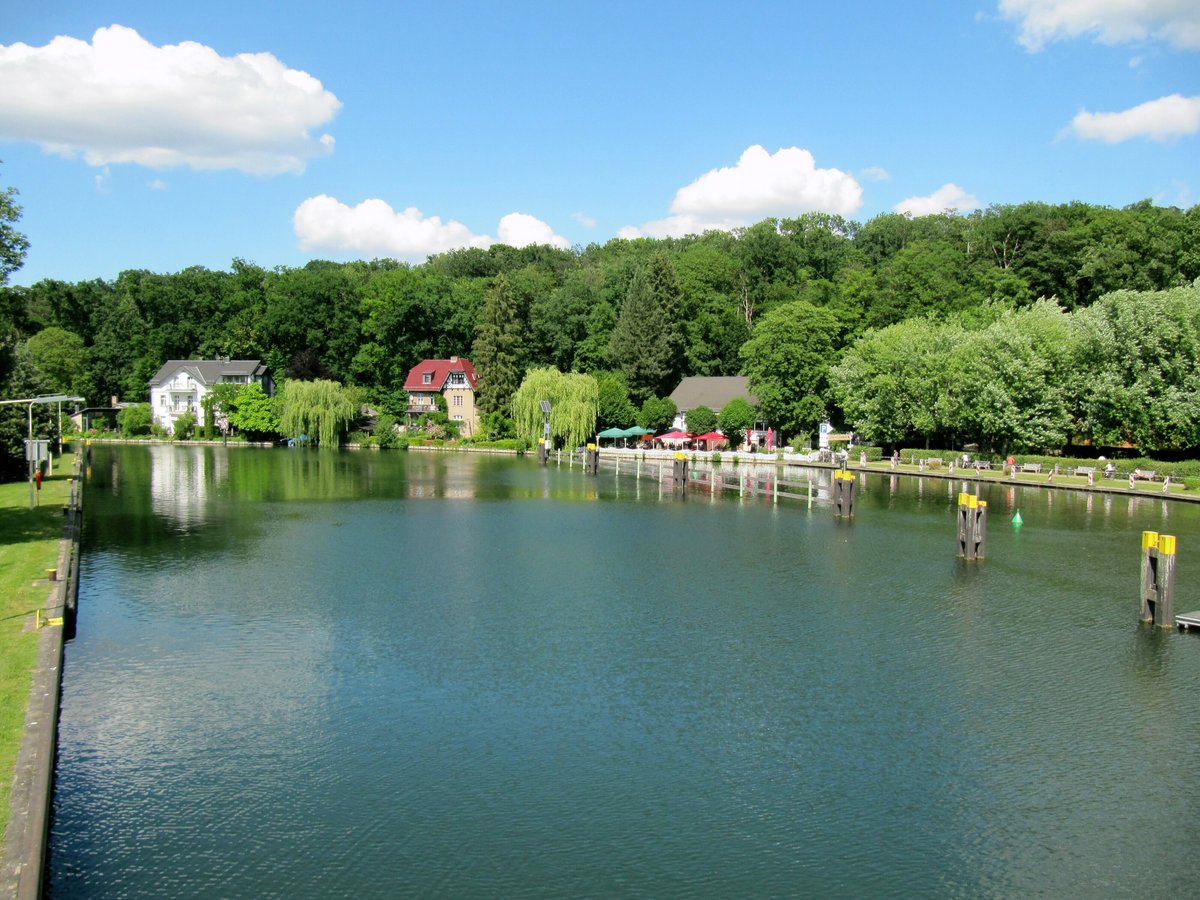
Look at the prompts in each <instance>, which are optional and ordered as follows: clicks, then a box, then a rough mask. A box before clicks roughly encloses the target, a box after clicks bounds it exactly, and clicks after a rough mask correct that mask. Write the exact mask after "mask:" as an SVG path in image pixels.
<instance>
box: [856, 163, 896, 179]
mask: <svg viewBox="0 0 1200 900" xmlns="http://www.w3.org/2000/svg"><path fill="white" fill-rule="evenodd" d="M858 177H859V178H861V179H862V180H863V181H891V179H892V173H891V172H889V171H888V170H887V169H885V168H883V166H867V168H865V169H863V170H862V171H861V172H859V173H858Z"/></svg>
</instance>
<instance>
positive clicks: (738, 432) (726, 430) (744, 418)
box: [717, 397, 758, 447]
mask: <svg viewBox="0 0 1200 900" xmlns="http://www.w3.org/2000/svg"><path fill="white" fill-rule="evenodd" d="M756 418H758V410H756V409H755V408H754V407H753V406H751V405H750V401H749V400H747V399H746V398H745V397H734V398H733V399H732V400H730V401H729V402H728V403H726V404H725V405H724V406H722V407H721V411H720V412H719V413H717V425H718V427H720V429H721V434H723V435H725V439H726V440H728V441H729V446H731V447H738V446H740V445H741V444H743V443H745V441H746V433H747V432H748V431H749V430H750V429H751V428H753V427H754V420H755V419H756Z"/></svg>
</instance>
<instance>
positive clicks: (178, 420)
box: [174, 412, 196, 441]
mask: <svg viewBox="0 0 1200 900" xmlns="http://www.w3.org/2000/svg"><path fill="white" fill-rule="evenodd" d="M195 430H196V414H195V413H192V412H185V413H180V414H179V415H178V416H176V417H175V428H174V431H175V440H177V441H186V440H187V439H188V438H190V437H191V436H192V432H193V431H195Z"/></svg>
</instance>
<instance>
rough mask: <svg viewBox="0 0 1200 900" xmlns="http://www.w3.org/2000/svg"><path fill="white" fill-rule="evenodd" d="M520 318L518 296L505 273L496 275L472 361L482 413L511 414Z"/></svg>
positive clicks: (519, 352)
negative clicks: (510, 405) (510, 407)
mask: <svg viewBox="0 0 1200 900" xmlns="http://www.w3.org/2000/svg"><path fill="white" fill-rule="evenodd" d="M522 346H523V342H522V340H521V321H520V313H519V311H518V309H517V301H516V297H515V296H513V292H512V287H511V286H510V285H509V283H508V279H507V278H506V277H505V276H504V275H497V276H496V280H495V282H494V283H493V284H492V289H491V290H490V291H489V292H488V296H487V301H486V302H485V303H484V305H483V318H482V321H481V322H480V323H479V325H478V327H477V328H476V329H475V343H474V344H472V346H471V363H472V365H473V366H474V367H475V376H476V379H477V385H476V386H477V393H476V402H477V403H478V405H479V410H480V412H481V413H483V414H485V415H486V414H487V413H493V412H501V413H504V414H505V415H509V414H510V410H509V404H510V403H511V402H512V396H513V394H514V393H516V390H517V387H518V386H519V385H520V383H521V370H522V365H521V358H522Z"/></svg>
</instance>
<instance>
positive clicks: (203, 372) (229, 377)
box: [150, 359, 273, 431]
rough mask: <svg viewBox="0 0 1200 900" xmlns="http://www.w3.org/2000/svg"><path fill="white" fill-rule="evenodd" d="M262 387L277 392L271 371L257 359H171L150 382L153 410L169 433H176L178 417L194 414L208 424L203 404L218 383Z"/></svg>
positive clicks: (153, 414) (267, 391) (268, 391)
mask: <svg viewBox="0 0 1200 900" xmlns="http://www.w3.org/2000/svg"><path fill="white" fill-rule="evenodd" d="M252 382H256V383H258V384H261V385H262V388H263V390H264V391H265V392H266V393H267V394H270V393H272V390H273V385H272V383H271V379H270V377H269V376H268V375H267V368H266V366H264V365H263V364H262V363H261V362H260V361H259V360H257V359H169V360H167V361H166V362H165V363H164V364H163V367H162V368H161V369H159V370H158V372H157V373H156V374H155V376H154V377H153V378H151V379H150V411H151V415H152V416H153V417H154V421H155V422H157V423H158V424H159V425H161V426H162V427H163V428H165V429H166V430H167V431H174V430H175V418H176V416H178V415H180V414H181V413H185V412H190V413H192V415H194V416H195V417H196V421H197V422H203V421H204V408H203V407H202V406H201V405H200V401H201V400H202V399H204V396H205V395H206V394H208V393H209V392H210V391H211V390H212V389H213V386H214V385H217V384H251V383H252Z"/></svg>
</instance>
